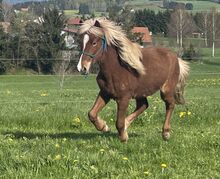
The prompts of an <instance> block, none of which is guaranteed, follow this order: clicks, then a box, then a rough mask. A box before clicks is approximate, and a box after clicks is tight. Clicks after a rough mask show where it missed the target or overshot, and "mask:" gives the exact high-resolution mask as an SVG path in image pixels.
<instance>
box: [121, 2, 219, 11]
mask: <svg viewBox="0 0 220 179" xmlns="http://www.w3.org/2000/svg"><path fill="white" fill-rule="evenodd" d="M178 2H183V3H192V4H193V11H194V12H196V11H206V10H208V9H210V8H213V7H215V8H217V9H219V10H220V4H218V3H214V2H210V1H178ZM125 5H128V6H130V7H132V8H134V9H145V8H146V9H151V10H155V11H159V10H164V9H163V8H162V7H163V4H162V1H150V0H135V1H127V2H126V3H125Z"/></svg>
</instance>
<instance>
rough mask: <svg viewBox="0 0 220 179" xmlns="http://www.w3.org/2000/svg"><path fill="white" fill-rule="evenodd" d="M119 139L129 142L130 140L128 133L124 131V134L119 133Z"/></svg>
mask: <svg viewBox="0 0 220 179" xmlns="http://www.w3.org/2000/svg"><path fill="white" fill-rule="evenodd" d="M119 139H120V141H121V142H127V141H128V133H127V132H124V133H123V134H122V135H119Z"/></svg>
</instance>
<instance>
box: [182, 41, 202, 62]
mask: <svg viewBox="0 0 220 179" xmlns="http://www.w3.org/2000/svg"><path fill="white" fill-rule="evenodd" d="M182 58H183V59H184V60H189V61H191V60H193V61H198V60H201V54H200V52H199V50H196V49H195V48H194V46H193V45H192V44H190V45H189V47H188V48H183V56H182Z"/></svg>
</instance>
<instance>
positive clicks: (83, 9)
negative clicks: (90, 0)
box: [79, 3, 90, 14]
mask: <svg viewBox="0 0 220 179" xmlns="http://www.w3.org/2000/svg"><path fill="white" fill-rule="evenodd" d="M79 14H90V9H89V5H88V4H86V3H81V4H80V5H79Z"/></svg>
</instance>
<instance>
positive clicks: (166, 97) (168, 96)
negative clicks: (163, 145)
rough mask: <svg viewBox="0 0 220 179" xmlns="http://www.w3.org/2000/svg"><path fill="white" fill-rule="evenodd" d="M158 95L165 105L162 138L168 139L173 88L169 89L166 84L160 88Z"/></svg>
mask: <svg viewBox="0 0 220 179" xmlns="http://www.w3.org/2000/svg"><path fill="white" fill-rule="evenodd" d="M171 89H174V88H171ZM160 96H161V98H162V100H163V101H164V102H165V105H166V118H165V121H164V125H163V129H162V130H163V131H162V136H163V139H164V140H168V139H169V138H170V121H171V116H172V112H173V110H174V107H175V99H174V90H170V88H169V87H167V86H166V87H164V88H163V89H161V91H160Z"/></svg>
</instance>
